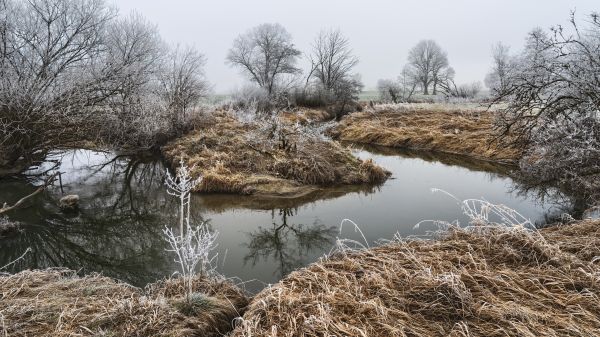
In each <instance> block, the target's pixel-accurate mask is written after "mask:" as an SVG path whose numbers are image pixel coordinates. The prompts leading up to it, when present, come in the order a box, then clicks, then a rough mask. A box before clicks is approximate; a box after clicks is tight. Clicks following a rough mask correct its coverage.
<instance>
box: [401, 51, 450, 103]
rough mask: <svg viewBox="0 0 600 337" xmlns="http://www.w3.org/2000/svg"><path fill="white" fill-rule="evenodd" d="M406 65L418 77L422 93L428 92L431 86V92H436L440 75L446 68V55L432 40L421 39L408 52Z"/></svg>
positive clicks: (426, 93)
mask: <svg viewBox="0 0 600 337" xmlns="http://www.w3.org/2000/svg"><path fill="white" fill-rule="evenodd" d="M408 66H409V67H410V70H411V72H413V73H414V74H415V77H416V78H417V79H418V81H419V84H420V86H421V88H422V89H423V94H425V95H428V94H429V87H430V86H433V94H434V95H435V94H437V86H438V84H439V83H440V80H441V79H440V76H441V75H442V74H443V72H444V70H445V69H447V68H448V56H447V54H446V52H445V51H443V50H442V48H441V47H440V46H439V45H438V44H437V43H436V42H435V41H433V40H422V41H420V42H419V43H418V44H417V45H416V46H414V47H413V48H412V49H411V50H410V51H409V53H408Z"/></svg>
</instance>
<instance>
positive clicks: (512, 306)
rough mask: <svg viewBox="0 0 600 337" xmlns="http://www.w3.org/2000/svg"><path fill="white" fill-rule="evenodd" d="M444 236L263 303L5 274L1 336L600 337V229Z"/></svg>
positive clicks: (350, 253) (351, 261)
mask: <svg viewBox="0 0 600 337" xmlns="http://www.w3.org/2000/svg"><path fill="white" fill-rule="evenodd" d="M438 235H440V237H439V238H438V239H437V240H419V239H410V240H394V241H392V242H389V243H386V244H384V245H382V246H379V247H375V248H371V249H365V250H340V251H338V252H336V253H334V254H333V255H332V256H330V257H326V258H323V259H322V260H320V261H319V262H316V263H313V264H311V265H309V266H308V267H306V268H303V269H300V270H297V271H295V272H292V273H291V274H290V275H288V276H287V277H286V278H284V279H283V280H281V281H280V282H279V283H277V284H275V285H274V286H272V287H269V288H267V289H265V290H263V291H262V292H261V293H259V294H258V295H256V296H255V297H254V298H252V299H249V298H248V297H246V296H245V295H244V293H243V292H242V291H241V290H240V289H238V288H237V287H236V286H235V285H233V284H231V283H229V282H227V281H222V280H207V279H203V278H197V279H196V280H195V284H194V290H195V295H194V296H192V300H191V301H190V302H187V301H185V298H184V286H183V284H182V282H181V281H180V280H179V279H172V280H167V281H161V282H157V283H154V284H151V285H149V286H147V287H146V288H145V289H139V288H134V287H132V286H129V285H127V284H124V283H121V282H119V281H116V280H114V279H111V278H107V277H102V276H98V275H90V276H85V277H78V276H76V275H75V273H74V272H72V271H66V270H46V271H23V272H21V273H18V274H14V275H0V336H4V335H6V336H65V337H66V336H128V337H129V336H148V337H149V336H165V337H166V336H223V335H227V334H228V333H230V332H231V331H232V329H233V333H232V334H231V335H232V336H239V337H241V336H245V337H250V336H298V337H299V336H428V337H429V336H482V337H483V336H486V337H487V336H498V337H500V336H503V337H505V336H515V337H516V336H573V337H575V336H594V335H595V334H596V333H597V331H600V306H598V303H600V298H599V296H600V283H599V282H598V281H599V279H598V275H600V265H599V264H598V261H597V260H598V257H599V256H600V221H597V220H596V221H592V220H585V221H580V222H577V223H574V224H570V225H558V226H554V227H550V228H546V229H542V230H540V231H527V230H524V229H522V228H514V227H513V228H507V227H501V226H475V227H470V228H468V229H458V228H451V229H450V230H449V231H445V232H440V233H438ZM249 301H250V303H249V304H248V302H249ZM189 303H191V304H189ZM240 316H242V318H243V319H242V320H240V323H239V324H236V323H235V322H236V321H238V319H236V318H237V317H240ZM234 326H236V327H235V329H234Z"/></svg>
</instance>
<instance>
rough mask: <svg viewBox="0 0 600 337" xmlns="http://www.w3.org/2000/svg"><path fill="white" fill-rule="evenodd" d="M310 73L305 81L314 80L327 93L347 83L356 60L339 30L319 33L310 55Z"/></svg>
mask: <svg viewBox="0 0 600 337" xmlns="http://www.w3.org/2000/svg"><path fill="white" fill-rule="evenodd" d="M310 61H311V71H310V73H309V75H308V78H307V81H308V80H310V79H311V78H312V77H314V78H316V79H317V80H318V82H319V83H320V85H321V86H322V87H323V88H324V89H325V90H327V91H331V90H333V89H334V88H335V87H336V86H340V85H341V83H342V82H347V81H348V78H349V77H351V76H352V69H353V68H354V67H355V66H356V65H357V64H358V58H357V57H356V56H354V55H352V50H351V49H350V45H349V42H348V39H347V38H345V37H344V36H343V35H342V33H341V32H340V31H339V30H331V31H321V33H319V36H317V38H316V40H315V42H314V44H313V51H312V54H311V55H310Z"/></svg>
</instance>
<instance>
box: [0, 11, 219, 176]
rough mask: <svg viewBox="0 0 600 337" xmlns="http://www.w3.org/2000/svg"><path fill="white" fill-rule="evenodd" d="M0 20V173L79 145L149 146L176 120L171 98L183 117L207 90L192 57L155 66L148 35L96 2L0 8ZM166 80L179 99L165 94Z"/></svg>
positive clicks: (134, 20)
mask: <svg viewBox="0 0 600 337" xmlns="http://www.w3.org/2000/svg"><path fill="white" fill-rule="evenodd" d="M0 10H1V12H0V168H2V167H10V168H12V171H18V170H21V169H24V168H25V167H26V166H27V165H30V164H31V163H32V162H35V161H37V160H39V159H42V158H43V157H44V156H45V153H46V152H47V151H48V150H50V149H52V148H55V147H60V146H64V145H68V144H72V143H73V142H77V141H81V140H91V141H98V142H101V143H103V144H106V145H108V144H111V145H116V146H128V145H131V146H135V147H138V148H141V147H151V146H155V145H156V142H157V140H158V139H159V138H161V139H162V138H164V137H163V136H164V135H165V134H169V133H170V132H173V130H174V128H173V123H172V122H171V121H173V120H174V119H173V118H172V116H173V114H174V113H176V112H177V111H181V108H180V107H181V103H178V106H179V108H177V109H174V104H172V100H173V97H177V101H178V102H181V101H182V100H184V101H185V103H184V105H185V106H186V107H187V106H189V104H190V103H191V102H194V101H196V100H197V96H198V93H199V92H202V91H203V90H205V89H206V87H207V86H206V83H205V82H204V80H203V77H202V76H201V75H202V72H201V69H200V68H201V67H202V66H203V62H202V61H201V60H202V57H201V55H199V54H198V53H197V52H191V51H186V52H185V55H187V56H186V57H178V55H170V56H171V57H172V58H171V60H174V62H176V63H177V64H176V65H174V66H167V65H165V62H166V60H167V58H166V56H167V55H168V54H169V49H168V47H167V46H166V45H165V44H164V43H163V41H162V39H161V38H160V35H159V33H158V29H157V28H156V26H155V25H153V24H151V23H149V22H148V21H147V20H145V19H144V18H143V17H142V16H140V15H138V14H132V15H130V16H126V17H118V16H117V13H116V11H115V10H113V9H112V7H109V6H107V5H106V3H105V2H104V1H103V0H31V1H26V2H25V1H16V0H0ZM175 73H177V74H175ZM172 76H175V77H180V79H182V81H183V82H185V87H186V89H185V90H184V91H185V94H183V93H182V90H181V88H179V87H178V88H177V89H174V88H173V87H172V86H169V85H165V84H166V79H167V78H169V77H172ZM183 79H185V80H183ZM161 81H162V82H161ZM161 83H162V85H161ZM192 87H193V89H191V88H192ZM174 91H176V92H177V93H175V94H174V93H173V92H174ZM192 91H193V94H191V92H192ZM186 95H187V96H186ZM183 96H186V98H185V99H183V98H182V97H183ZM185 109H186V108H184V109H183V110H185ZM178 118H179V117H178ZM161 134H162V135H163V136H160V135H161ZM159 136H160V137H159Z"/></svg>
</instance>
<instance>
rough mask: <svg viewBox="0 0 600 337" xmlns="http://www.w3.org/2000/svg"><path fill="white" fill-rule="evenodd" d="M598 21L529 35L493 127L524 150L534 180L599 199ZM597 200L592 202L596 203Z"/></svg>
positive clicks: (498, 99)
mask: <svg viewBox="0 0 600 337" xmlns="http://www.w3.org/2000/svg"><path fill="white" fill-rule="evenodd" d="M598 74H600V18H599V16H598V14H596V13H594V14H592V15H590V16H589V20H588V25H587V26H586V27H585V29H580V28H579V26H578V25H577V23H576V21H575V15H574V13H572V15H571V29H568V27H567V28H565V27H562V26H557V27H554V28H552V29H551V30H550V32H545V31H542V30H541V29H536V30H534V31H533V32H531V33H530V34H529V38H528V40H527V44H526V46H525V50H524V52H523V53H522V54H521V55H520V56H519V57H518V61H517V64H516V68H515V70H514V71H511V72H510V73H509V77H508V81H507V84H508V85H507V88H506V90H503V91H499V92H497V95H496V99H495V102H507V104H508V105H507V107H506V108H505V109H503V110H502V111H501V114H500V118H499V121H498V126H499V127H500V131H501V132H502V135H504V136H510V138H509V139H511V140H513V141H515V142H517V143H518V144H519V145H522V146H524V147H525V148H526V149H527V152H526V155H525V156H524V158H523V160H521V168H522V170H523V171H524V172H530V173H531V175H530V176H531V178H532V179H536V180H537V181H539V180H543V181H553V180H558V181H562V182H565V184H566V185H568V187H569V188H570V189H572V190H576V191H577V192H579V193H581V192H589V193H591V194H595V198H598V197H599V196H598V192H597V191H598V190H599V188H600V186H599V184H598V181H599V180H598V177H599V176H600V165H599V164H598V163H600V137H599V135H600V121H599V117H600V116H599V114H600V77H599V76H598ZM597 200H598V199H596V201H597Z"/></svg>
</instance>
